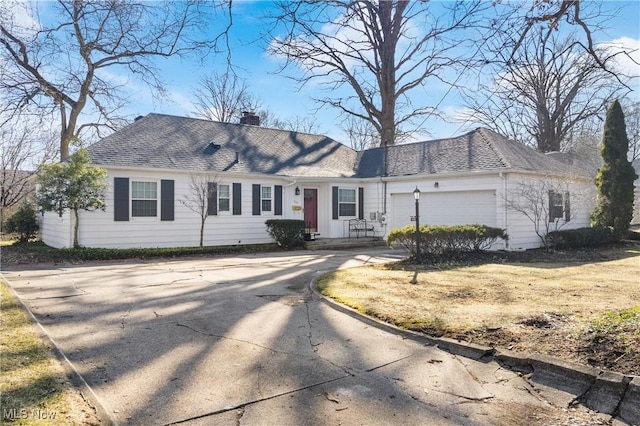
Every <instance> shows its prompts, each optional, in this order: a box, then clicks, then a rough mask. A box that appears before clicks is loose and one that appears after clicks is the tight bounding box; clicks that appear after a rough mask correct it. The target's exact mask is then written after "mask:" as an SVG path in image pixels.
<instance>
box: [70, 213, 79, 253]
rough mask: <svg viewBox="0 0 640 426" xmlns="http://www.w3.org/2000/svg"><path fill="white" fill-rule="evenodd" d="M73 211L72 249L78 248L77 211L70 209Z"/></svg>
mask: <svg viewBox="0 0 640 426" xmlns="http://www.w3.org/2000/svg"><path fill="white" fill-rule="evenodd" d="M72 211H73V219H74V221H73V222H74V223H73V248H80V244H79V243H78V209H72Z"/></svg>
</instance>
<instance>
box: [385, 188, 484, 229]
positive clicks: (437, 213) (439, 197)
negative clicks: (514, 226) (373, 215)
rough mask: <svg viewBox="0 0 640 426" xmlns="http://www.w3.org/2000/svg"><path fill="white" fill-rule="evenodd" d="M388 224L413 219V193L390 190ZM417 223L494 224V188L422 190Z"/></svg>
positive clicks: (402, 222) (397, 223) (406, 221)
mask: <svg viewBox="0 0 640 426" xmlns="http://www.w3.org/2000/svg"><path fill="white" fill-rule="evenodd" d="M391 206H392V209H393V210H392V212H391V216H392V223H391V226H392V228H400V227H403V226H406V225H409V224H412V223H414V222H412V221H411V217H412V216H415V211H416V209H415V200H414V198H413V194H411V193H409V194H391ZM420 223H421V224H423V225H468V224H472V223H479V224H481V225H487V226H496V195H495V191H463V192H437V193H422V194H421V196H420Z"/></svg>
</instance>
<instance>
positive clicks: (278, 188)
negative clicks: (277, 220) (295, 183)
mask: <svg viewBox="0 0 640 426" xmlns="http://www.w3.org/2000/svg"><path fill="white" fill-rule="evenodd" d="M273 192H274V194H273V197H274V202H275V206H274V212H273V214H275V215H276V216H282V185H274V187H273Z"/></svg>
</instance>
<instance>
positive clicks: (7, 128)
mask: <svg viewBox="0 0 640 426" xmlns="http://www.w3.org/2000/svg"><path fill="white" fill-rule="evenodd" d="M56 145H57V144H56V136H55V133H53V132H48V131H47V130H46V127H43V126H42V124H41V123H37V122H33V121H29V120H28V119H27V118H25V117H20V118H19V119H13V120H10V121H4V122H3V124H2V125H1V126H0V165H1V166H2V170H1V171H0V173H1V175H0V230H1V229H2V224H4V219H5V218H6V216H7V213H8V212H10V211H11V209H12V208H13V207H14V206H16V205H18V204H19V203H21V202H22V201H23V200H25V199H26V198H27V197H28V196H29V194H33V192H34V189H35V188H34V182H33V176H34V175H35V174H37V173H38V171H39V170H40V167H41V166H42V165H43V164H45V163H47V162H49V161H51V160H53V159H54V158H55V152H56Z"/></svg>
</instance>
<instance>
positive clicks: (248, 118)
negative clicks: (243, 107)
mask: <svg viewBox="0 0 640 426" xmlns="http://www.w3.org/2000/svg"><path fill="white" fill-rule="evenodd" d="M240 124H250V125H252V126H259V125H260V117H259V116H257V115H256V113H255V112H253V111H242V117H240Z"/></svg>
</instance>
